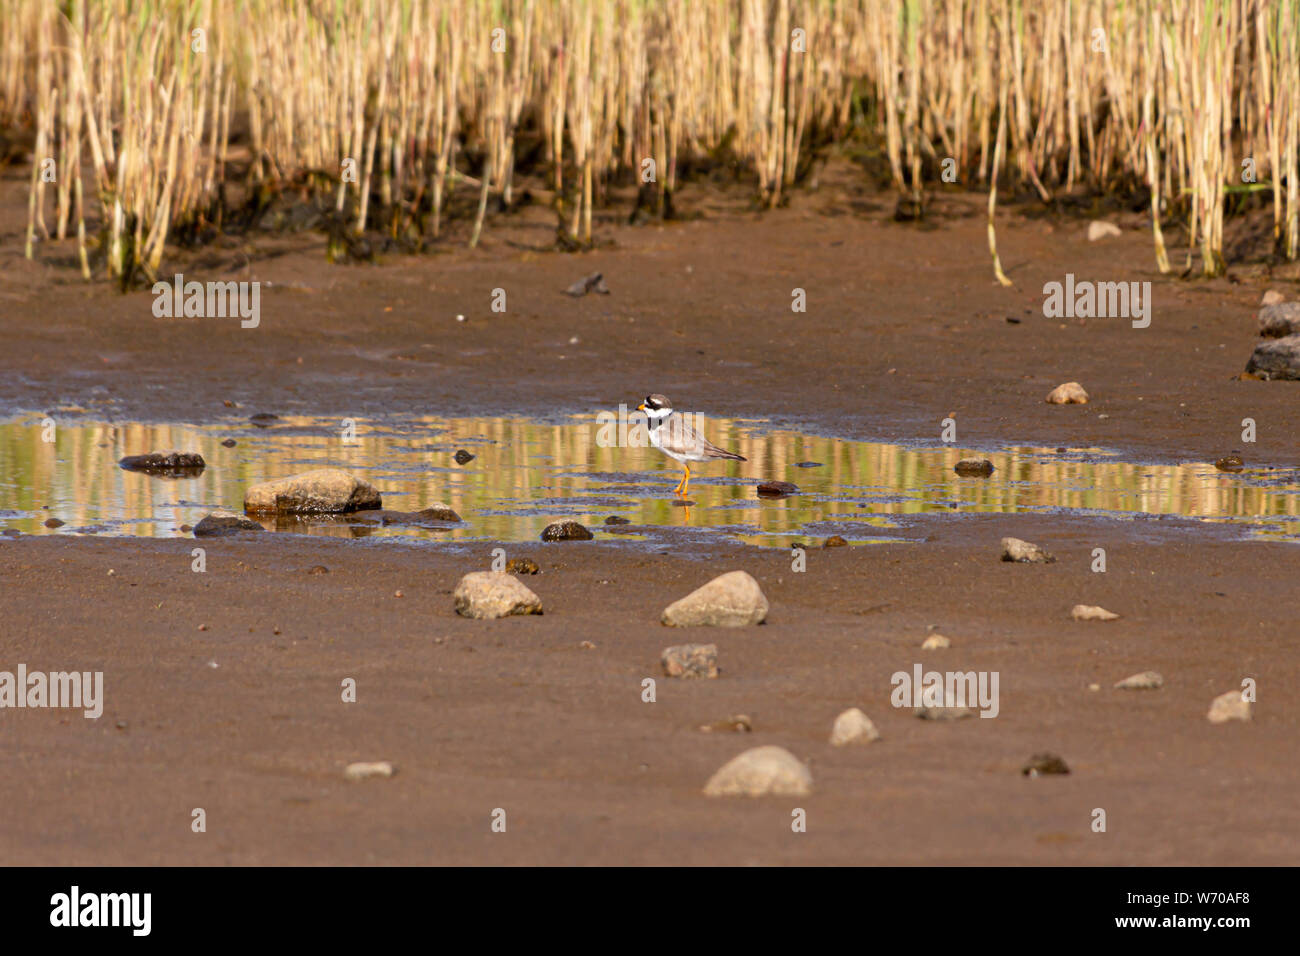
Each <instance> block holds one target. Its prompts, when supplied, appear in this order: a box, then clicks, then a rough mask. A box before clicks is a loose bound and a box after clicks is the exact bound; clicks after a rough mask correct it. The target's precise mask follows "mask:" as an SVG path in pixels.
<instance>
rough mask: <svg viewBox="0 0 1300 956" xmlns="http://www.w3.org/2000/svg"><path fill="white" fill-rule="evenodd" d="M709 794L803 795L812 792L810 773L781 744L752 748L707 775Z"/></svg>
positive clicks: (749, 795) (752, 795)
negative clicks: (708, 776) (778, 745)
mask: <svg viewBox="0 0 1300 956" xmlns="http://www.w3.org/2000/svg"><path fill="white" fill-rule="evenodd" d="M704 793H705V794H706V795H707V796H710V797H763V796H797V797H801V796H805V795H806V794H809V793H812V774H811V773H810V772H809V771H808V768H807V767H805V766H804V765H803V764H802V763H801V762H800V761H799V759H798V758H797V757H795V755H794V754H792V753H790V751H788V750H786V749H785V748H784V747H774V746H770V745H769V746H767V747H753V748H751V749H749V750H746V751H745V752H744V753H743V754H741V755H740V756H738V757H735V758H733V759H732V760H730V761H728V762H727V763H725V764H723V766H722V769H720V770H719V771H718V772H717V773H715V774H714V775H713V776H712V777H710V778H709V782H708V783H706V784H705V785H704Z"/></svg>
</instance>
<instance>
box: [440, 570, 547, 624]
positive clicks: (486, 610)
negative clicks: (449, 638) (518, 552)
mask: <svg viewBox="0 0 1300 956" xmlns="http://www.w3.org/2000/svg"><path fill="white" fill-rule="evenodd" d="M453 597H454V598H455V601H456V613H457V614H459V615H460V616H461V617H472V618H478V619H480V620H491V619H493V618H498V617H510V616H511V615H512V614H541V613H542V599H541V598H539V597H538V596H537V595H536V594H534V593H533V592H532V591H530V590H529V589H528V588H527V587H526V586H525V585H524V584H522V583H521V582H520V581H519V579H518V578H516V577H515V576H514V575H512V574H507V573H505V572H504V571H474V572H472V573H471V574H467V575H465V576H464V577H463V578H461V579H460V583H459V584H457V585H456V591H455V593H454V594H453Z"/></svg>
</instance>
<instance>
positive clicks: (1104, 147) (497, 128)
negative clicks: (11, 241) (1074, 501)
mask: <svg viewBox="0 0 1300 956" xmlns="http://www.w3.org/2000/svg"><path fill="white" fill-rule="evenodd" d="M0 22H3V23H4V24H5V27H6V29H5V31H4V34H3V36H2V37H0V124H4V125H5V128H11V127H14V126H17V125H21V124H23V123H30V125H31V129H32V133H33V160H34V162H33V171H32V176H31V186H30V190H31V191H30V198H29V203H30V205H29V224H28V232H27V250H28V255H29V256H30V255H33V254H34V247H35V243H36V241H37V240H38V239H44V238H47V237H50V236H55V237H59V238H62V237H64V236H65V235H66V234H67V232H68V231H69V230H70V229H72V228H74V227H75V229H76V233H77V237H78V249H79V252H80V256H81V261H82V269H83V272H84V273H85V274H87V275H88V276H89V275H90V274H91V266H90V261H91V255H90V253H91V252H92V251H93V250H94V248H95V247H96V244H95V242H94V241H93V239H92V238H90V237H88V235H87V232H88V230H90V231H97V232H98V234H99V242H98V250H99V260H100V261H102V262H103V263H104V267H105V269H106V271H107V272H108V273H109V274H110V275H112V276H115V277H118V278H120V279H122V280H123V281H124V282H125V281H128V280H129V279H130V278H131V277H132V276H133V275H136V274H142V275H144V276H146V277H148V276H151V275H152V274H154V273H156V272H157V270H158V269H159V267H160V263H161V260H162V257H163V255H164V252H165V249H166V248H167V244H168V241H169V237H173V236H175V235H176V233H177V232H178V231H180V232H183V233H189V232H191V231H194V230H201V229H202V228H203V227H205V226H206V225H209V224H216V225H219V224H220V223H221V222H222V219H223V216H225V215H226V213H227V211H228V208H229V204H230V202H231V199H230V195H231V194H232V193H233V192H236V191H237V192H240V193H241V194H242V195H244V196H245V197H246V198H245V204H246V205H248V206H250V207H251V208H253V209H254V210H256V209H257V208H260V207H259V203H262V202H263V201H265V200H267V198H268V197H274V196H275V195H277V194H278V193H280V192H282V191H284V190H288V189H296V190H298V191H299V192H300V193H301V194H302V195H303V196H304V197H305V198H313V197H314V198H316V199H318V200H320V202H321V204H322V205H327V206H331V207H332V208H333V210H334V212H335V214H336V216H337V217H338V220H339V221H343V222H345V223H346V229H347V231H348V232H349V233H350V234H351V235H354V236H359V235H360V234H362V233H364V232H366V231H367V230H380V231H382V232H383V233H385V234H387V235H388V236H389V237H391V238H392V239H395V240H402V241H404V242H411V243H415V244H419V243H421V242H424V241H432V240H433V239H436V238H437V237H438V236H439V235H440V234H441V233H442V231H443V228H444V226H445V223H446V221H447V217H448V209H449V203H450V202H451V200H452V199H453V198H456V199H457V200H458V206H457V208H460V209H470V210H472V212H469V213H468V216H469V219H470V220H471V225H470V226H469V228H468V241H469V242H470V243H471V244H477V243H478V242H479V241H480V239H481V237H482V235H483V230H484V227H485V222H486V219H487V213H488V211H489V210H490V209H492V208H497V207H507V208H508V207H509V206H510V205H511V204H512V203H513V202H514V199H515V188H514V187H515V179H516V164H517V162H518V160H519V148H520V147H519V144H520V142H521V137H524V136H525V134H526V138H527V139H528V141H529V143H530V144H531V143H533V142H536V141H540V144H541V154H542V156H543V162H544V164H545V173H546V180H547V184H548V185H549V187H550V190H549V193H548V194H547V196H546V198H547V200H548V201H549V202H551V203H552V205H553V207H554V210H555V215H556V227H557V233H558V236H557V239H558V241H559V242H560V243H561V245H563V246H565V247H567V248H577V247H581V246H584V245H587V244H590V243H591V241H592V238H593V236H592V221H593V210H594V209H595V208H597V207H598V206H600V205H602V204H603V203H605V202H606V201H607V196H608V190H609V187H610V186H611V185H612V184H613V183H615V182H628V181H634V182H638V183H639V181H640V176H641V175H642V173H643V170H645V169H646V168H647V162H646V161H647V160H652V161H653V169H654V179H653V183H652V184H642V185H643V187H649V186H651V185H652V187H653V189H654V190H656V191H657V192H658V196H659V204H660V207H661V208H663V207H664V206H666V200H667V198H668V196H669V194H670V193H671V192H672V191H673V190H674V189H675V188H676V186H677V178H678V169H679V163H680V162H681V161H682V160H683V159H686V158H699V157H707V156H710V155H712V154H713V153H714V151H715V150H718V149H720V148H722V147H723V146H724V145H725V147H726V148H727V149H728V150H729V151H730V152H731V153H732V154H733V155H734V156H735V157H737V158H738V159H739V160H740V161H741V162H742V163H744V164H745V166H746V167H747V168H748V169H749V171H750V173H751V174H752V176H753V178H754V181H755V188H756V194H757V197H758V199H759V200H760V202H762V203H763V204H765V205H768V206H774V205H777V204H779V203H781V202H782V201H783V199H784V198H785V196H786V195H787V194H788V192H789V190H790V189H791V188H792V187H793V186H795V185H796V183H797V182H798V180H799V177H800V175H801V169H806V166H807V160H808V157H809V154H810V150H811V148H812V146H813V144H815V143H821V142H826V141H827V140H831V139H834V138H836V137H842V136H844V135H845V134H847V133H849V132H850V131H851V129H850V128H851V124H852V117H853V115H854V110H853V105H854V103H855V101H858V97H859V96H860V94H861V92H862V91H863V90H866V91H869V92H868V95H867V96H866V97H865V98H863V99H862V100H861V102H862V105H863V106H865V115H866V116H868V117H871V119H872V122H874V124H875V129H874V130H873V132H875V133H878V134H879V136H880V138H881V140H882V142H883V144H884V147H885V153H886V155H887V158H888V165H889V170H890V175H891V176H892V178H893V180H894V182H895V185H896V187H897V188H898V190H899V192H900V194H901V195H902V196H903V197H905V198H906V199H907V200H908V201H909V202H912V203H914V204H916V205H917V207H918V208H919V207H920V203H921V199H922V197H923V193H924V191H925V190H926V189H927V188H934V187H935V186H936V185H938V184H939V183H940V179H939V174H940V171H941V169H943V168H944V167H945V166H947V167H950V168H955V169H956V170H957V173H958V175H957V180H958V182H960V183H962V184H965V185H966V186H971V185H975V184H983V185H984V186H986V187H987V188H988V190H989V244H990V251H991V253H992V254H993V258H994V265H995V274H996V275H997V277H998V279H999V281H1006V279H1005V276H1004V275H1003V274H1002V271H1001V266H1000V265H999V264H998V263H997V258H996V243H995V236H994V231H993V224H994V213H995V209H996V201H997V195H998V193H997V190H998V185H999V182H1001V184H1002V186H1003V187H1004V188H1012V189H1018V190H1022V191H1024V192H1026V193H1027V194H1028V195H1036V196H1038V197H1039V198H1040V199H1042V200H1044V201H1050V200H1052V199H1053V198H1055V197H1056V196H1058V195H1059V194H1060V193H1062V192H1069V191H1071V190H1074V189H1075V188H1076V187H1078V186H1080V185H1083V186H1085V187H1086V188H1088V189H1091V190H1095V191H1098V192H1102V193H1128V192H1132V191H1133V190H1135V189H1145V190H1148V191H1149V192H1150V206H1151V212H1152V232H1153V242H1154V244H1155V254H1156V260H1157V263H1158V265H1159V267H1160V268H1161V269H1162V270H1168V269H1169V268H1170V266H1169V262H1168V254H1167V251H1166V248H1165V242H1164V231H1163V229H1164V227H1167V226H1168V225H1169V224H1170V222H1171V221H1172V220H1173V219H1174V217H1182V218H1183V219H1184V220H1185V222H1186V233H1187V237H1188V241H1187V249H1188V259H1187V263H1186V266H1185V267H1186V268H1187V269H1191V268H1192V267H1193V264H1194V263H1193V260H1192V255H1193V251H1194V250H1195V251H1197V252H1199V258H1200V268H1201V271H1202V272H1204V273H1206V274H1211V275H1212V274H1215V273H1217V272H1219V271H1221V270H1222V269H1223V267H1224V263H1223V217H1224V208H1225V199H1226V198H1228V197H1230V196H1232V195H1234V194H1235V193H1240V192H1242V191H1255V190H1257V191H1266V192H1267V193H1268V194H1269V197H1270V198H1271V201H1272V210H1273V221H1274V239H1275V242H1276V246H1277V251H1278V253H1279V254H1281V255H1285V256H1287V257H1288V258H1292V259H1294V258H1296V257H1297V256H1298V255H1300V174H1298V167H1297V162H1298V156H1297V148H1298V144H1300V82H1297V80H1296V78H1297V76H1298V75H1300V0H1205V2H1200V3H1195V4H1187V3H1185V2H1182V0H1133V2H1130V3H1125V4H1116V3H1113V2H1111V0H837V2H834V3H828V2H825V0H657V2H646V0H350V2H348V3H335V4H321V3H307V2H301V0H68V2H66V3H63V4H55V3H52V2H50V0H0ZM196 30H201V31H203V33H202V34H201V36H202V40H203V42H202V44H197V43H196V36H199V35H198V34H195V32H194V31H196ZM199 46H201V49H199V48H197V47H199ZM232 126H233V127H235V128H237V129H239V130H240V135H239V139H238V141H237V142H232V135H231V130H232ZM530 148H531V145H530ZM50 158H53V159H54V160H55V162H56V166H57V176H56V177H55V179H54V181H53V182H48V181H47V178H46V177H45V176H44V175H42V174H41V170H42V169H43V168H44V167H42V165H41V164H42V162H43V161H44V160H46V159H50ZM1246 159H1249V160H1251V161H1252V164H1253V167H1254V169H1255V171H1256V179H1257V182H1255V183H1243V182H1242V181H1241V173H1242V161H1243V160H1246ZM87 186H88V187H89V193H88V194H87V193H86V191H85V189H86V187H87ZM464 187H468V189H466V190H465V192H464V195H463V196H461V195H459V194H458V192H457V191H458V190H462V189H463V188H464ZM462 199H463V201H460V200H462Z"/></svg>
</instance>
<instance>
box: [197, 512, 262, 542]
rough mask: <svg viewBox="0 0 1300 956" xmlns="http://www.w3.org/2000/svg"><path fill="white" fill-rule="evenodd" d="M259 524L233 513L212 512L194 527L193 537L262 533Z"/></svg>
mask: <svg viewBox="0 0 1300 956" xmlns="http://www.w3.org/2000/svg"><path fill="white" fill-rule="evenodd" d="M262 530H264V529H263V528H262V526H261V525H260V524H258V523H257V522H256V521H254V520H252V519H251V518H245V517H244V516H243V515H241V514H238V513H236V512H234V511H214V512H212V514H209V515H204V517H203V520H201V521H200V522H199V523H198V524H196V525H195V526H194V537H196V538H215V537H217V536H219V535H224V534H237V533H238V532H240V531H262Z"/></svg>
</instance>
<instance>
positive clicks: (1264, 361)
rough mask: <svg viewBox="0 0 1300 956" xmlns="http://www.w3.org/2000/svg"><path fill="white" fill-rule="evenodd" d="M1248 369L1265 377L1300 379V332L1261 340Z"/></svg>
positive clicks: (1251, 372) (1248, 363)
mask: <svg viewBox="0 0 1300 956" xmlns="http://www.w3.org/2000/svg"><path fill="white" fill-rule="evenodd" d="M1246 371H1247V372H1248V373H1250V374H1251V375H1257V376H1259V377H1260V378H1264V379H1273V378H1279V379H1292V380H1296V379H1300V333H1296V334H1294V335H1286V336H1283V337H1282V338H1280V339H1267V340H1266V341H1263V342H1260V343H1259V344H1258V345H1256V346H1255V354H1254V355H1252V356H1251V357H1250V361H1249V362H1247V363H1246Z"/></svg>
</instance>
